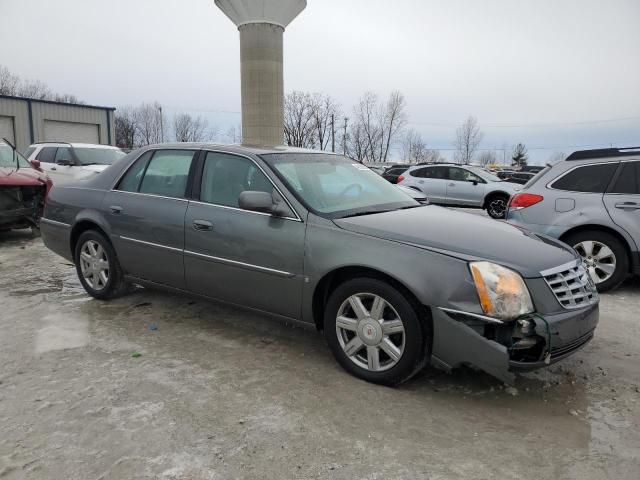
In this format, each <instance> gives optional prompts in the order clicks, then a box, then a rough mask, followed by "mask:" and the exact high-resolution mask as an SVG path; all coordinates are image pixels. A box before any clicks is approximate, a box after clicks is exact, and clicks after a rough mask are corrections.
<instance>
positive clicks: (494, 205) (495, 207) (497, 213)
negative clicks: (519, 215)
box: [489, 198, 507, 218]
mask: <svg viewBox="0 0 640 480" xmlns="http://www.w3.org/2000/svg"><path fill="white" fill-rule="evenodd" d="M506 210H507V202H506V201H505V199H504V198H496V199H494V200H491V203H489V215H491V216H492V217H493V218H503V217H504V214H505V212H506Z"/></svg>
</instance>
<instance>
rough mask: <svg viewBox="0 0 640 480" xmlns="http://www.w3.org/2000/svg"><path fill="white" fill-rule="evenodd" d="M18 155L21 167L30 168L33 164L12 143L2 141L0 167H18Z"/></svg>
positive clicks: (0, 144) (0, 145)
mask: <svg viewBox="0 0 640 480" xmlns="http://www.w3.org/2000/svg"><path fill="white" fill-rule="evenodd" d="M16 155H17V157H18V165H19V166H20V168H29V167H31V164H30V163H29V162H28V161H27V159H26V158H24V157H23V156H22V155H21V154H20V153H19V152H16V151H15V150H14V149H13V148H11V146H10V145H7V144H6V143H0V167H9V168H16V166H17V165H16Z"/></svg>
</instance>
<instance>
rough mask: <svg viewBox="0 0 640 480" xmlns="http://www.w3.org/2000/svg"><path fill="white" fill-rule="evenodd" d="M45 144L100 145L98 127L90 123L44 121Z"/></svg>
mask: <svg viewBox="0 0 640 480" xmlns="http://www.w3.org/2000/svg"><path fill="white" fill-rule="evenodd" d="M44 140H45V142H78V143H100V133H99V130H98V125H96V124H92V123H76V122H59V121H57V120H45V121H44Z"/></svg>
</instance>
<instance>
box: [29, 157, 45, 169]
mask: <svg viewBox="0 0 640 480" xmlns="http://www.w3.org/2000/svg"><path fill="white" fill-rule="evenodd" d="M29 163H31V166H32V167H33V168H35V169H36V170H39V171H42V168H41V167H40V160H36V159H33V160H30V161H29Z"/></svg>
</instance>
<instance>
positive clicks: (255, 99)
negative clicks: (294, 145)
mask: <svg viewBox="0 0 640 480" xmlns="http://www.w3.org/2000/svg"><path fill="white" fill-rule="evenodd" d="M215 3H216V5H217V6H218V8H220V10H222V11H223V12H224V13H225V15H226V16H227V17H229V18H230V19H231V21H232V22H233V23H235V24H236V26H237V27H238V30H239V31H240V75H241V83H242V86H241V94H242V143H244V144H247V145H281V144H282V143H283V139H284V86H283V80H282V36H283V33H284V29H285V28H286V27H287V25H289V23H291V21H292V20H293V19H294V18H296V17H297V16H298V14H299V13H300V12H302V10H304V9H305V7H306V6H307V1H306V0H215Z"/></svg>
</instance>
